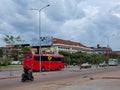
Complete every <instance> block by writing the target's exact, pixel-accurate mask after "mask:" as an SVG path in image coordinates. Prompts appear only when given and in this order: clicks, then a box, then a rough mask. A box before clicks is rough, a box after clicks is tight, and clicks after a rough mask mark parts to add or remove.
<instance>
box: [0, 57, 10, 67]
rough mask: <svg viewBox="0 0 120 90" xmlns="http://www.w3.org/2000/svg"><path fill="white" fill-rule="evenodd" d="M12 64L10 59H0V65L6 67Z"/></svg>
mask: <svg viewBox="0 0 120 90" xmlns="http://www.w3.org/2000/svg"><path fill="white" fill-rule="evenodd" d="M11 62H12V59H10V58H5V59H3V58H0V65H3V66H7V65H9V64H10V63H11Z"/></svg>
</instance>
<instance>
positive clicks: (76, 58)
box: [59, 51, 107, 65]
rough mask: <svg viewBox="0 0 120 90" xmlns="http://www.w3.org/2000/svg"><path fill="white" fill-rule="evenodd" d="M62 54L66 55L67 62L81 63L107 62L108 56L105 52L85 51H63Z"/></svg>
mask: <svg viewBox="0 0 120 90" xmlns="http://www.w3.org/2000/svg"><path fill="white" fill-rule="evenodd" d="M59 53H60V54H62V55H64V57H65V63H66V64H73V63H76V64H78V65H79V64H81V63H85V62H88V63H91V64H99V63H100V62H103V61H105V62H107V59H106V56H105V55H104V54H88V53H85V52H76V53H72V54H71V53H69V52H64V51H61V52H59Z"/></svg>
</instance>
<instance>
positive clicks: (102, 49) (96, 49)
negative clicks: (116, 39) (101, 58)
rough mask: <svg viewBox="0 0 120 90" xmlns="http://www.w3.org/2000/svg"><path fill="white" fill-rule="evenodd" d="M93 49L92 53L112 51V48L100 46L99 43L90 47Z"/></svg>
mask: <svg viewBox="0 0 120 90" xmlns="http://www.w3.org/2000/svg"><path fill="white" fill-rule="evenodd" d="M91 49H93V53H94V54H106V53H112V49H111V48H109V47H101V46H100V45H99V44H97V47H91Z"/></svg>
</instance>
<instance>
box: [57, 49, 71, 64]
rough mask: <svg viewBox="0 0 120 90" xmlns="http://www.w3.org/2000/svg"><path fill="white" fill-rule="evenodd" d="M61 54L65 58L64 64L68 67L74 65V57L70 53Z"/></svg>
mask: <svg viewBox="0 0 120 90" xmlns="http://www.w3.org/2000/svg"><path fill="white" fill-rule="evenodd" d="M59 54H61V55H63V56H64V62H65V64H67V65H70V64H72V62H73V60H72V55H71V53H69V52H65V51H60V52H59Z"/></svg>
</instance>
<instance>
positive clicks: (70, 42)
mask: <svg viewBox="0 0 120 90" xmlns="http://www.w3.org/2000/svg"><path fill="white" fill-rule="evenodd" d="M53 44H67V45H75V46H81V47H86V48H87V46H85V45H83V44H81V43H79V42H73V41H70V40H63V39H58V38H53Z"/></svg>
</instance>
